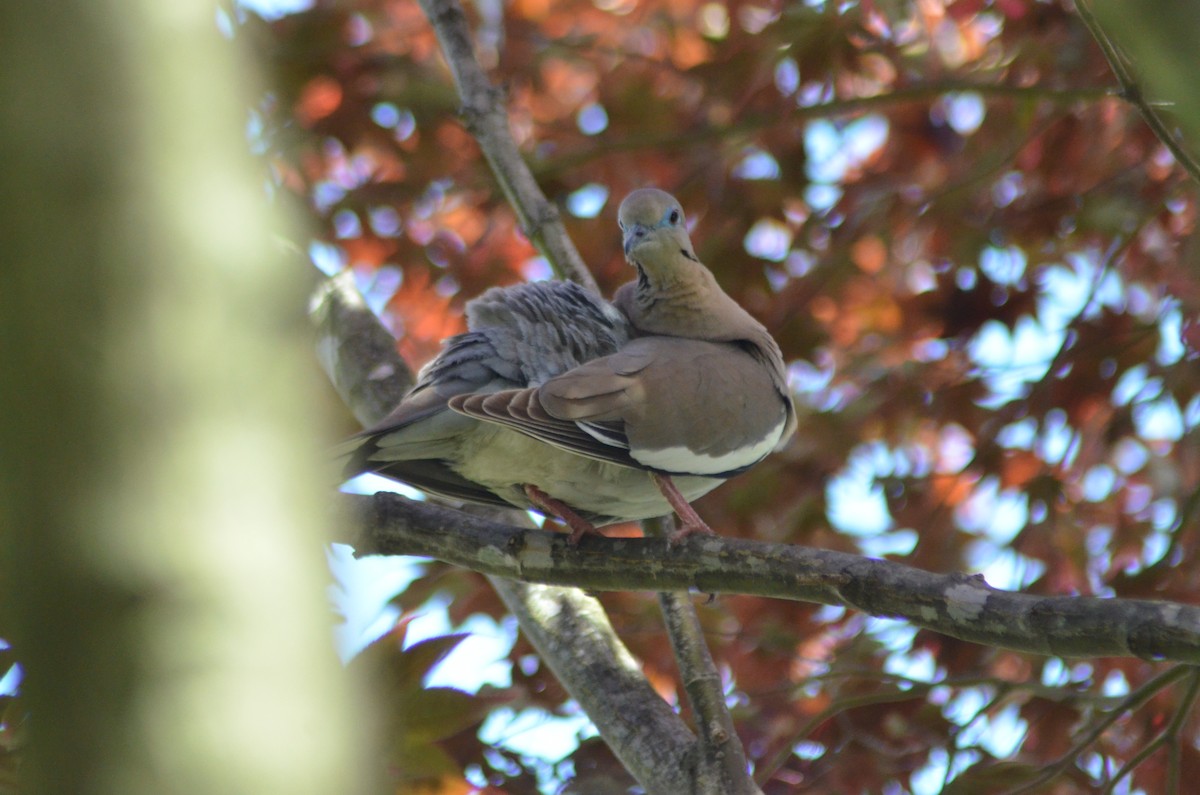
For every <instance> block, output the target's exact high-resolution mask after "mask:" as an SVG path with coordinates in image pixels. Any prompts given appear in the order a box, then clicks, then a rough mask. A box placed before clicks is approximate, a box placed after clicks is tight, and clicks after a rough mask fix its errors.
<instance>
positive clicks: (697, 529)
mask: <svg viewBox="0 0 1200 795" xmlns="http://www.w3.org/2000/svg"><path fill="white" fill-rule="evenodd" d="M650 479H651V480H653V481H654V485H655V486H658V490H659V491H661V492H662V495H663V496H664V497H666V498H667V502H669V503H670V504H671V507H672V508H674V509H675V513H677V514H679V518H680V519H681V520H682V521H683V524H682V526H680V527H679V528H678V529H677V530H676V531H675V532H674V533H672V534H671V535H669V536H668V537H667V546H669V547H673V546H675V545H676V544H678V543H679V542H680V541H682V540H683V539H685V538H687V537H688V536H690V535H694V534H696V533H701V534H703V535H709V536H715V535H716V532H714V531H713V529H712V528H711V527H709V526H708V523H707V522H705V521H704V520H703V519H701V518H700V514H698V513H696V509H695V508H693V507H692V504H691V503H690V502H688V501H687V500H685V499H684V497H683V495H682V494H680V493H679V489H678V488H677V487H676V486H675V483H674V482H673V481H672V480H671V477H670V475H660V474H658V473H657V472H651V473H650Z"/></svg>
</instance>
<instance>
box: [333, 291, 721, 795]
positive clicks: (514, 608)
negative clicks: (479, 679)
mask: <svg viewBox="0 0 1200 795" xmlns="http://www.w3.org/2000/svg"><path fill="white" fill-rule="evenodd" d="M310 315H311V318H312V320H313V322H314V324H316V325H317V327H318V335H317V348H318V352H319V359H320V361H321V363H322V365H323V366H324V367H325V370H326V373H327V374H328V376H329V378H330V380H331V381H332V382H333V384H334V387H335V388H336V389H337V391H338V393H339V394H340V395H342V397H343V399H345V400H346V402H347V405H349V406H350V408H351V410H352V411H353V412H354V414H355V416H356V417H357V418H358V419H359V421H360V422H362V423H363V424H364V425H373V424H374V423H375V422H377V421H379V420H380V419H382V417H383V416H384V415H385V414H386V413H387V412H388V411H389V410H390V409H391V408H392V407H393V406H394V405H395V404H396V403H398V402H399V400H400V397H401V395H402V394H403V391H404V389H405V388H407V385H408V383H409V382H410V381H411V376H410V375H409V373H410V371H409V368H408V366H407V365H406V364H405V362H404V360H403V359H402V358H401V357H400V355H399V354H398V353H397V352H396V346H395V341H394V340H393V339H392V336H391V334H389V333H388V331H387V329H385V328H384V327H383V325H382V324H381V323H380V322H379V319H378V318H377V317H375V315H374V314H372V312H371V310H370V309H369V308H368V307H367V306H366V304H365V303H364V302H363V301H362V299H361V297H360V296H359V295H358V293H357V291H356V290H355V289H354V285H353V277H352V276H351V275H349V274H341V275H339V276H337V277H335V278H334V279H331V280H330V281H329V283H328V284H324V285H322V286H321V287H320V288H318V290H317V292H316V293H315V294H314V296H313V298H312V302H311V309H310ZM393 496H394V495H393ZM354 504H357V505H359V506H363V505H367V504H369V503H364V502H362V501H358V502H356V503H354ZM427 507H432V506H427ZM453 513H454V515H455V516H467V514H463V513H459V512H453ZM517 518H518V519H519V518H520V517H517ZM476 521H488V520H485V519H476ZM501 526H508V525H501ZM358 551H359V552H360V553H367V552H370V551H372V548H370V547H368V546H364V547H360V548H359V550H358ZM380 551H383V550H380ZM385 553H386V552H385ZM386 554H392V553H386ZM488 579H489V581H490V582H491V584H492V586H493V587H494V588H495V589H496V591H497V593H499V595H500V598H501V599H503V600H504V603H505V604H506V605H507V606H508V609H509V610H510V611H511V612H512V614H513V616H515V617H516V619H517V622H518V623H519V624H520V626H521V631H522V632H523V633H524V634H525V636H526V637H527V638H528V639H529V640H530V642H531V643H532V644H533V645H534V647H535V648H536V649H537V650H538V654H539V655H540V656H541V658H542V659H543V660H545V661H546V664H547V665H549V666H550V669H551V670H552V671H553V672H554V675H555V676H556V677H557V678H558V680H559V681H560V682H561V683H562V684H563V686H564V687H565V688H566V689H567V692H569V693H570V694H571V696H572V697H573V698H574V699H575V700H576V701H578V702H579V704H580V706H582V707H583V709H584V710H585V711H586V712H587V714H588V717H589V718H590V719H591V720H592V722H593V723H594V724H595V725H596V728H597V729H598V730H599V732H600V735H601V736H602V737H603V738H604V741H605V743H607V744H608V746H609V747H610V748H611V749H612V750H613V753H614V754H616V755H617V757H618V758H619V759H620V760H621V763H622V764H623V765H624V766H625V768H626V769H627V770H629V771H630V773H632V774H633V775H634V776H635V777H636V778H637V779H638V781H639V782H640V783H641V784H642V786H643V787H645V788H646V790H647V791H648V792H655V793H664V795H693V794H694V793H697V792H703V791H704V790H701V789H699V788H698V787H697V779H698V778H699V774H698V772H697V771H698V768H699V767H700V763H701V759H702V755H701V753H700V747H699V746H698V744H697V741H696V738H695V737H693V736H692V734H691V732H689V731H688V729H687V726H685V725H684V723H683V720H682V719H681V718H680V717H679V716H678V715H676V714H675V713H674V712H673V711H672V710H671V708H670V707H669V706H668V705H667V704H666V703H665V702H664V701H663V700H662V699H661V698H659V697H658V695H657V694H656V693H655V692H654V689H653V688H652V687H651V686H650V684H649V682H647V680H646V678H645V676H644V675H643V674H642V672H641V668H640V666H639V665H638V664H637V662H636V661H635V660H634V658H633V655H632V654H630V652H629V650H628V649H626V648H625V646H624V644H623V643H621V640H620V638H618V637H617V635H616V633H615V632H614V631H613V628H612V625H611V624H609V622H608V619H607V617H606V616H605V615H604V611H603V609H602V608H601V607H600V605H599V603H598V602H597V601H596V600H595V599H593V598H592V597H590V596H587V595H585V594H584V593H583V592H582V591H579V590H578V589H576V588H556V587H549V586H544V585H543V586H539V585H529V584H526V583H521V582H517V581H516V580H515V579H504V578H502V577H495V576H489V577H488ZM712 791H713V792H714V793H716V792H719V791H717V790H712Z"/></svg>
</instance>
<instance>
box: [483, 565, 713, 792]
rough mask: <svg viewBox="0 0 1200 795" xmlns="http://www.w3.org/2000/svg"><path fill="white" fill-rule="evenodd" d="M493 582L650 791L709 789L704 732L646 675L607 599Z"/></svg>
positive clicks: (572, 590) (557, 674) (527, 633)
mask: <svg viewBox="0 0 1200 795" xmlns="http://www.w3.org/2000/svg"><path fill="white" fill-rule="evenodd" d="M491 581H492V585H494V586H495V588H496V591H497V592H498V593H499V594H500V598H501V599H503V600H504V603H505V604H506V605H507V606H508V609H509V610H510V611H512V614H513V615H514V616H515V617H516V619H517V621H518V622H519V623H520V625H521V632H523V633H524V634H525V637H526V638H528V639H529V642H530V643H532V644H533V646H534V648H536V649H537V650H538V655H539V656H541V658H542V659H543V660H545V661H546V663H547V664H548V665H549V666H550V670H551V671H553V672H554V675H555V677H557V678H558V681H560V682H562V683H563V685H564V686H565V687H566V688H567V690H568V692H570V694H571V697H572V698H574V699H575V700H576V701H578V702H579V706H580V707H582V708H583V711H584V712H586V713H587V714H588V717H589V718H591V719H592V722H593V723H595V724H596V728H597V729H598V730H599V731H600V735H601V736H602V737H603V738H604V742H605V743H607V744H608V747H609V748H611V749H612V751H613V753H614V754H616V756H617V758H618V759H620V760H621V764H623V765H624V766H625V768H626V769H627V770H628V771H629V772H630V773H632V774H633V775H634V777H635V778H637V780H638V782H640V783H641V785H642V786H643V787H644V788H645V789H646V791H647V792H661V793H679V795H692V793H696V792H699V791H701V790H698V788H697V786H696V782H695V779H696V767H697V761H698V754H697V745H696V738H695V737H693V736H692V734H691V732H689V731H688V730H687V728H686V727H685V726H684V725H683V722H682V721H681V720H680V719H679V716H678V715H676V714H675V713H674V712H673V711H672V710H671V708H670V706H668V705H667V703H666V702H665V701H663V700H662V698H660V697H659V695H658V694H657V693H656V692H654V688H652V687H651V686H650V683H649V682H648V681H646V677H645V675H643V674H642V669H641V665H640V664H639V663H638V662H637V660H635V659H634V658H633V655H632V654H630V653H629V650H628V649H627V648H625V645H624V644H623V643H621V641H620V639H618V638H617V635H616V633H615V632H614V631H613V628H612V625H611V624H610V623H609V621H608V616H607V615H605V613H604V609H603V608H602V607H601V606H600V603H599V602H597V601H596V600H595V599H593V598H592V597H590V596H586V595H585V594H584V593H583V592H582V591H579V590H577V589H575V588H555V587H549V586H545V585H530V584H527V583H521V582H516V581H513V580H505V579H503V578H500V577H493V578H491ZM713 792H714V793H715V792H716V791H715V790H714V791H713Z"/></svg>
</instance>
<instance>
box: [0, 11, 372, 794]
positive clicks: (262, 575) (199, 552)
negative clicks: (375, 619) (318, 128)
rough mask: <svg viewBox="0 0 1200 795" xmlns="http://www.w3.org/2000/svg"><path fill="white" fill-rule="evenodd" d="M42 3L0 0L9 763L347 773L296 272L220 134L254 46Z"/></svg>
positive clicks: (184, 789)
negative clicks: (22, 747) (22, 724)
mask: <svg viewBox="0 0 1200 795" xmlns="http://www.w3.org/2000/svg"><path fill="white" fill-rule="evenodd" d="M53 9H54V10H53V12H51V11H49V10H48V7H47V6H45V5H44V4H43V3H40V2H32V1H31V0H10V1H9V2H6V3H4V4H3V7H2V9H0V52H3V54H4V55H3V61H4V63H3V68H0V100H2V101H3V107H4V112H3V114H0V162H3V164H4V166H3V172H4V173H3V176H2V177H0V185H2V187H0V198H2V201H0V206H3V207H4V208H5V216H6V217H5V221H4V222H3V229H4V231H3V246H2V248H0V250H2V251H3V259H4V262H5V266H4V278H3V282H2V283H0V372H2V373H3V388H2V389H0V450H3V454H2V455H0V527H2V528H3V532H4V534H5V537H4V538H3V539H2V540H0V549H2V550H3V551H2V552H0V555H2V556H3V558H2V563H3V566H2V568H0V579H2V583H3V585H2V587H3V589H4V590H3V594H0V595H2V597H3V601H2V604H3V608H2V609H3V610H4V613H3V615H2V617H0V618H2V621H3V623H2V624H0V635H2V636H4V637H5V638H7V639H8V640H10V641H12V642H13V643H14V646H15V648H16V651H17V653H18V657H19V658H20V659H21V661H22V663H23V665H24V666H25V673H26V678H25V681H24V683H23V690H24V695H25V696H26V699H27V700H26V702H25V703H26V704H27V705H28V707H29V709H30V713H31V715H32V718H31V727H32V737H31V743H30V748H29V749H28V757H27V764H26V767H25V769H24V772H23V783H22V789H23V791H25V792H38V793H55V795H58V794H60V793H109V792H111V793H118V792H119V793H122V794H123V795H129V794H131V793H132V794H136V793H154V794H155V795H159V793H165V792H171V793H254V794H255V795H263V794H264V793H288V795H298V794H299V793H314V794H318V793H319V795H328V793H331V792H339V793H354V792H359V791H362V789H363V786H362V785H361V784H360V783H358V782H356V780H355V778H354V776H355V775H356V774H357V772H358V771H361V770H362V769H363V768H364V767H365V766H364V765H360V764H356V762H357V761H358V760H357V759H355V758H354V757H355V755H354V753H353V752H352V749H354V748H357V747H361V742H359V740H360V739H361V738H359V737H354V736H352V735H353V732H354V731H355V729H354V727H356V726H359V725H360V721H357V720H356V719H355V716H354V715H353V713H352V710H353V708H354V707H355V706H357V705H356V704H355V703H352V698H351V697H350V694H349V692H348V687H347V684H346V681H345V678H344V677H343V675H342V672H341V669H340V667H339V665H338V663H337V660H336V657H335V654H334V650H333V648H332V641H331V636H330V632H329V627H330V623H331V620H332V617H331V614H330V611H329V608H328V605H327V603H326V601H325V597H324V585H325V582H326V581H327V579H328V575H327V573H326V569H325V566H324V558H323V552H324V550H323V540H324V538H325V536H326V532H325V531H326V527H325V525H326V524H327V520H326V517H327V514H328V510H327V507H326V504H327V497H326V496H325V494H326V491H327V488H328V487H330V486H331V484H332V482H333V478H332V477H330V476H329V475H330V473H327V472H320V471H318V467H317V465H316V463H315V462H319V461H321V460H323V459H324V458H325V453H324V451H323V450H322V445H323V444H325V443H326V442H327V441H328V439H329V435H327V434H325V433H323V432H322V425H321V422H320V421H319V419H318V418H317V417H316V416H314V407H313V403H314V401H313V399H312V395H313V394H314V392H313V390H314V389H316V388H320V387H318V386H317V384H318V383H319V382H318V381H317V379H318V377H319V376H318V372H317V370H316V368H315V366H314V364H313V363H311V361H310V358H311V357H310V354H309V350H310V340H309V334H308V332H307V330H306V326H305V321H304V317H303V312H302V310H303V295H304V293H303V291H304V289H305V288H306V286H307V285H306V284H304V282H305V279H303V278H300V275H301V274H302V273H303V271H302V270H300V269H299V266H295V267H292V268H289V267H288V262H287V258H286V257H285V256H284V254H283V251H282V248H281V247H280V246H278V245H277V244H276V243H274V242H273V240H272V230H280V229H281V228H282V223H281V220H282V219H281V218H279V217H278V216H277V213H276V211H275V210H273V209H271V208H270V206H269V204H268V202H267V201H266V199H265V196H264V193H263V188H262V185H263V179H262V175H261V166H260V165H259V164H256V163H255V162H254V161H253V160H252V159H251V158H250V156H249V154H248V152H247V146H246V142H245V140H244V138H243V136H242V130H243V126H244V119H245V117H244V108H245V106H246V104H247V102H246V98H248V97H250V96H252V94H251V93H250V91H249V89H250V88H252V86H250V85H247V84H248V83H253V82H254V81H253V79H251V78H252V75H253V74H254V72H253V70H252V69H251V68H250V65H249V64H247V63H245V62H244V61H243V60H239V58H238V57H237V56H238V53H237V52H236V49H237V48H236V47H235V46H234V44H233V43H231V42H228V41H225V40H222V39H221V37H220V36H219V35H218V33H217V30H216V27H215V25H214V16H213V15H214V6H213V4H211V3H207V2H199V1H198V0H173V1H172V2H167V3H154V2H142V3H123V2H113V1H112V0H109V1H108V2H94V1H92V0H89V2H68V3H65V4H62V3H60V4H55V5H54V7H53ZM293 265H294V263H293ZM357 731H360V732H361V731H362V730H361V729H358V730H357Z"/></svg>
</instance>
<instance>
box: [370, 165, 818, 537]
mask: <svg viewBox="0 0 1200 795" xmlns="http://www.w3.org/2000/svg"><path fill="white" fill-rule="evenodd" d="M618 220H619V223H620V227H621V230H622V232H623V235H624V248H625V257H626V259H627V260H628V261H629V263H630V264H631V265H632V266H633V267H634V268H635V269H636V271H637V278H636V279H635V280H634V281H632V282H630V283H628V284H625V285H623V286H622V287H621V288H620V289H618V290H617V292H616V294H615V296H614V297H613V302H612V304H609V303H607V302H605V301H604V300H603V299H602V298H600V297H599V296H596V295H593V294H591V293H590V292H588V291H587V290H585V289H584V288H582V287H580V286H579V285H576V284H574V283H570V282H553V281H552V282H536V283H532V284H523V285H518V286H515V287H506V288H493V289H491V290H488V291H487V292H485V293H484V294H483V295H481V296H480V297H478V298H476V299H474V300H473V301H471V302H469V303H468V304H467V326H468V328H469V331H467V332H466V333H464V334H459V335H457V336H455V337H451V338H450V339H448V340H446V342H445V343H444V347H443V349H442V351H441V353H440V354H439V355H438V356H437V358H435V359H434V360H433V361H432V362H430V363H429V364H428V365H427V366H426V367H425V368H424V369H423V370H422V371H421V373H420V375H419V377H418V380H417V384H416V386H415V387H413V389H412V391H410V392H409V393H408V395H406V396H405V398H404V400H403V401H402V402H401V403H400V405H399V406H398V407H397V408H396V410H395V411H393V412H392V413H391V414H390V415H389V416H388V417H386V418H385V419H384V420H383V421H382V422H380V423H379V424H378V425H376V426H375V427H374V428H371V429H369V430H368V431H365V432H364V433H363V434H362V435H361V437H360V441H359V442H358V445H357V447H356V449H355V450H354V452H353V453H352V455H351V458H350V461H349V465H348V467H347V472H348V474H357V473H359V472H377V473H379V474H382V475H385V476H388V477H391V478H394V479H396V480H400V481H404V482H406V483H409V484H411V485H413V486H416V487H418V488H421V489H424V490H426V491H429V492H433V493H435V494H440V495H443V496H447V497H451V498H455V499H460V500H466V501H470V502H479V503H489V504H494V505H512V506H517V507H519V508H535V509H537V510H539V511H541V512H543V513H546V514H550V515H554V516H557V517H558V518H560V519H562V520H563V521H564V522H566V524H567V525H568V526H569V527H570V528H571V531H572V532H571V542H572V543H578V541H579V539H580V538H582V537H583V535H584V534H586V533H590V532H595V527H596V526H597V525H605V524H612V523H615V522H622V521H631V520H639V519H645V518H648V517H652V516H662V515H664V514H666V513H668V512H669V511H670V510H672V509H673V510H674V511H675V512H676V513H677V514H678V515H679V517H680V519H681V520H682V521H683V526H682V527H681V528H680V529H679V530H678V531H677V532H676V533H675V535H674V536H673V537H672V539H673V540H676V539H678V538H682V537H683V536H686V535H688V534H690V533H694V532H708V533H711V532H712V531H711V530H710V529H709V527H708V525H706V524H705V523H704V521H703V520H702V519H701V518H700V517H699V516H698V515H697V514H696V512H695V510H694V509H693V508H692V506H691V505H690V502H691V500H694V499H696V498H698V497H700V496H702V495H704V494H707V493H708V492H709V491H711V490H712V489H714V488H716V487H717V486H718V485H720V484H721V483H722V482H724V480H725V479H727V478H729V477H731V476H733V475H736V474H738V473H739V472H743V471H745V470H746V469H748V468H750V467H751V466H753V465H754V464H756V463H758V462H759V461H760V460H762V459H763V458H764V457H765V456H766V455H767V454H768V453H770V452H771V451H772V450H773V449H775V448H776V447H778V446H780V445H781V444H782V443H783V442H784V441H786V440H787V439H788V437H789V436H790V435H791V434H792V432H793V431H794V430H795V427H796V416H795V410H794V408H793V406H792V402H791V398H790V397H789V395H788V392H787V387H786V383H785V376H784V365H783V357H782V355H781V354H780V351H779V346H778V345H777V344H776V343H775V341H774V340H773V339H772V338H771V335H770V334H769V333H768V332H767V330H766V329H765V328H763V326H762V325H761V324H760V323H758V321H756V320H755V319H754V318H752V317H751V316H750V315H749V314H748V313H747V312H746V311H745V310H744V309H742V308H741V307H740V306H738V304H737V303H736V302H735V301H734V300H733V299H732V298H730V297H729V296H728V295H726V294H725V292H724V291H722V290H721V288H720V286H719V285H718V284H717V282H716V279H715V278H714V277H713V275H712V273H711V272H710V271H709V270H708V269H707V268H706V267H704V265H702V264H701V263H700V261H699V260H698V259H697V258H696V254H695V251H694V249H693V247H692V243H691V240H690V239H689V237H688V232H687V227H686V226H685V224H684V216H683V210H682V208H681V207H680V205H679V202H677V201H676V200H675V198H674V197H672V196H671V195H670V194H668V193H665V192H663V191H660V190H656V189H652V188H646V189H642V190H637V191H634V192H633V193H631V194H630V195H629V196H628V197H626V199H625V201H624V202H622V204H621V208H620V211H619V213H618Z"/></svg>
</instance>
